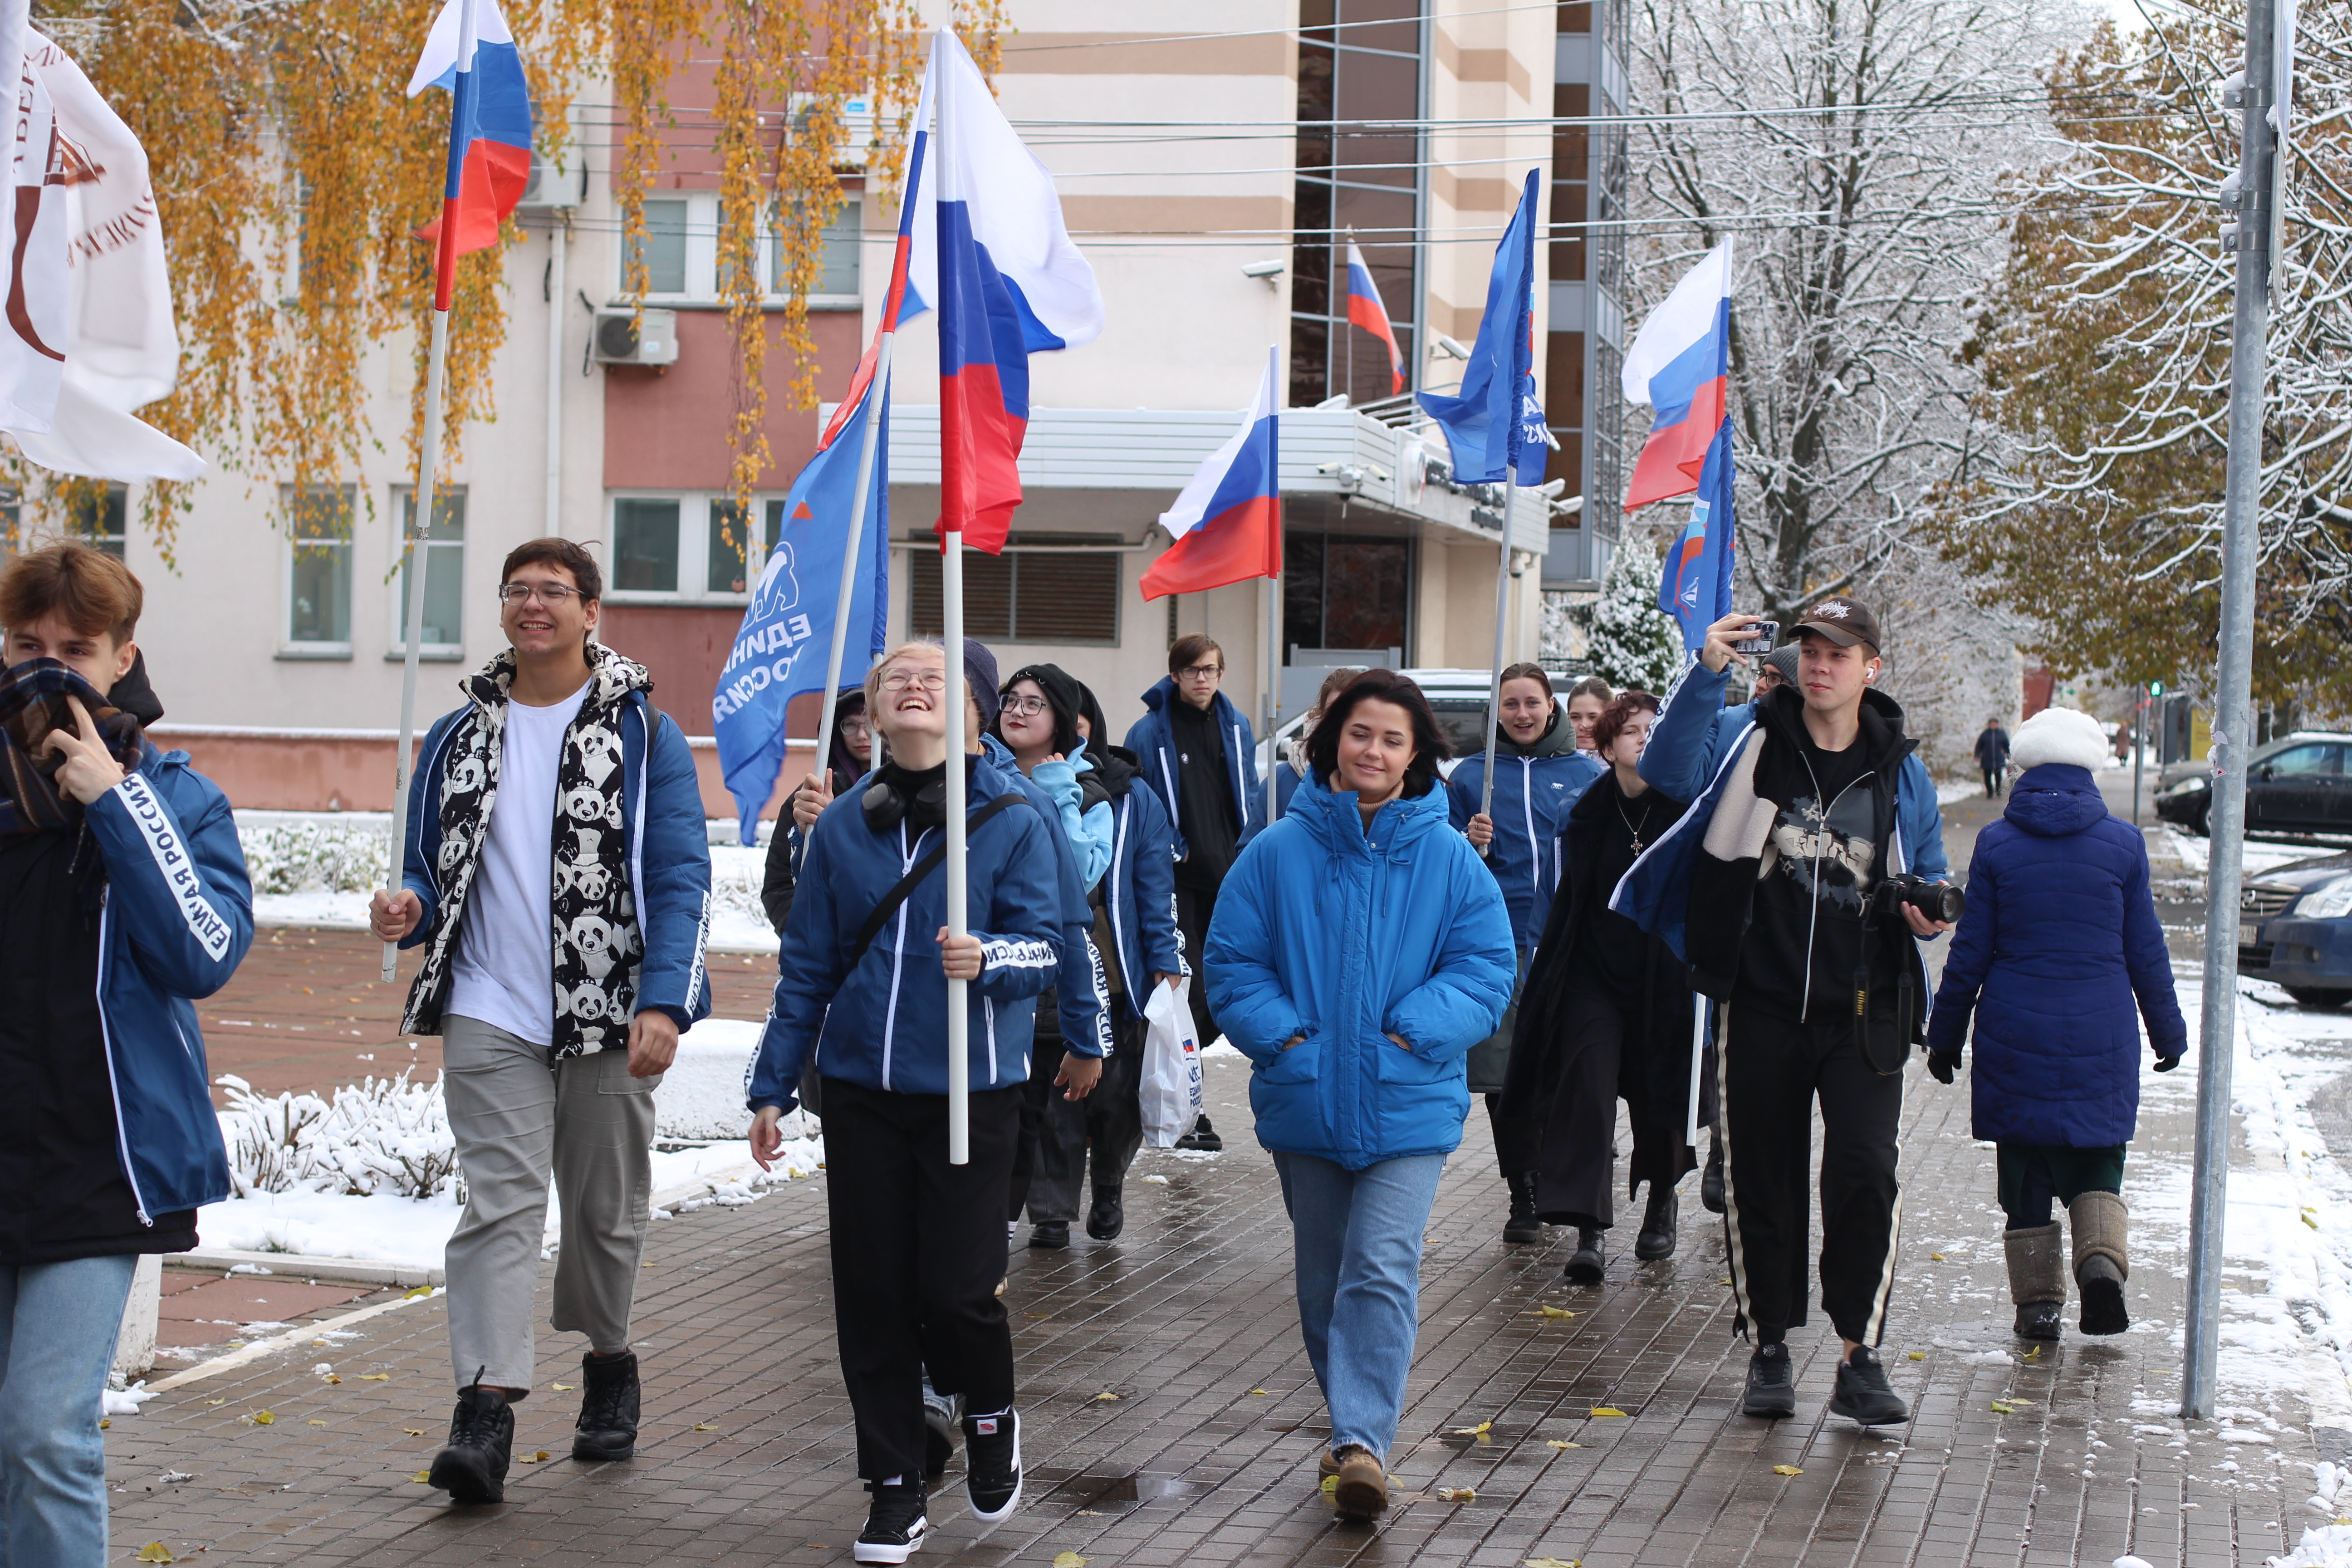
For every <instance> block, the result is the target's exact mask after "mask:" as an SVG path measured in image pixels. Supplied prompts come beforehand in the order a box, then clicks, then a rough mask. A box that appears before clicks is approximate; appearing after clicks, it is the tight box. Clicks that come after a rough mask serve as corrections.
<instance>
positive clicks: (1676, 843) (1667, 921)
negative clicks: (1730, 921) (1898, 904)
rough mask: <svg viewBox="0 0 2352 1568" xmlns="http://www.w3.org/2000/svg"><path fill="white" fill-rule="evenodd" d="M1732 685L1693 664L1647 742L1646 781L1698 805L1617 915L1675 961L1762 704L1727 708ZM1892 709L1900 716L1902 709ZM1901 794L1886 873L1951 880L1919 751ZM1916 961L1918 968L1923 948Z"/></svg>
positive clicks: (1907, 766)
mask: <svg viewBox="0 0 2352 1568" xmlns="http://www.w3.org/2000/svg"><path fill="white" fill-rule="evenodd" d="M1726 679H1727V677H1726V675H1725V674H1724V672H1721V671H1712V670H1709V669H1708V668H1706V666H1705V665H1696V666H1694V667H1692V668H1691V671H1690V673H1689V674H1688V675H1687V676H1686V677H1685V678H1684V680H1683V683H1682V685H1681V686H1679V687H1677V688H1676V689H1675V692H1674V694H1673V696H1672V697H1671V698H1669V699H1668V700H1667V702H1666V707H1665V710H1664V712H1662V713H1660V714H1659V715H1658V718H1657V721H1656V722H1655V723H1654V725H1652V726H1651V729H1650V740H1649V744H1648V746H1647V747H1645V748H1644V749H1643V752H1642V766H1641V773H1642V776H1643V778H1645V779H1647V780H1648V781H1649V782H1650V784H1651V785H1652V787H1654V788H1655V789H1659V790H1662V791H1664V793H1665V795H1667V796H1668V798H1670V799H1674V800H1687V801H1689V802H1691V803H1692V804H1691V808H1690V809H1689V810H1688V811H1686V812H1685V813H1683V815H1682V816H1681V818H1680V819H1679V820H1678V821H1676V822H1675V825H1674V826H1672V827H1670V828H1668V829H1667V830H1666V831H1665V832H1664V834H1662V835H1660V836H1659V838H1658V841H1657V842H1656V843H1655V844H1653V845H1651V846H1650V847H1648V848H1647V849H1644V850H1643V851H1642V855H1641V858H1639V859H1637V860H1635V861H1634V862H1633V869H1632V870H1630V871H1628V872H1626V873H1625V879H1624V880H1623V881H1622V882H1620V883H1618V884H1617V890H1616V891H1615V892H1614V893H1612V894H1611V895H1610V899H1609V907H1610V908H1611V909H1612V910H1617V911H1618V912H1619V913H1621V914H1624V915H1627V916H1630V917H1632V919H1633V921H1634V923H1635V924H1637V925H1639V926H1640V927H1641V928H1642V929H1643V931H1650V932H1652V933H1654V935H1656V936H1659V937H1662V938H1664V941H1665V942H1666V945H1667V946H1669V947H1671V948H1673V949H1674V951H1675V957H1676V958H1679V959H1681V960H1683V962H1685V963H1691V962H1692V960H1691V956H1690V951H1689V942H1688V941H1687V932H1686V930H1685V927H1686V925H1687V923H1688V917H1689V913H1690V888H1691V874H1692V871H1693V870H1694V869H1695V868H1696V864H1697V860H1698V856H1699V853H1700V845H1701V843H1702V841H1703V840H1704V839H1705V838H1706V830H1707V824H1708V823H1710V822H1712V821H1713V820H1714V818H1715V808H1716V806H1717V804H1718V803H1720V802H1721V800H1722V798H1723V791H1724V785H1725V781H1726V779H1727V776H1728V774H1729V773H1730V772H1731V763H1733V762H1734V761H1735V760H1737V759H1738V756H1739V753H1740V751H1741V749H1742V747H1743V746H1744V745H1745V744H1746V742H1747V740H1748V733H1749V731H1752V730H1753V729H1755V727H1756V724H1757V711H1756V704H1755V703H1753V702H1748V703H1742V704H1741V705H1740V706H1738V707H1736V708H1726V707H1725V706H1724V705H1723V689H1724V685H1725V682H1726ZM1872 698H1878V700H1880V701H1882V702H1884V701H1885V699H1884V698H1883V697H1879V694H1877V693H1875V692H1874V693H1871V694H1870V695H1869V696H1868V697H1865V698H1864V700H1865V701H1868V700H1871V699H1872ZM1886 705H1887V706H1888V707H1890V708H1891V707H1893V704H1891V703H1888V704H1886ZM1895 713H1896V715H1897V716H1898V717H1899V716H1900V713H1901V710H1900V709H1895ZM1885 867H1886V868H1887V870H1888V871H1889V872H1895V871H1914V872H1916V873H1917V874H1918V875H1920V876H1922V877H1926V878H1928V879H1931V880H1943V879H1947V878H1948V875H1949V867H1948V862H1947V861H1946V860H1945V858H1944V814H1943V809H1942V807H1940V806H1938V805H1937V804H1936V781H1935V780H1933V779H1932V778H1930V777H1928V776H1927V764H1926V763H1922V762H1921V761H1920V760H1919V759H1918V758H1917V757H1916V755H1907V756H1906V757H1905V758H1904V759H1903V762H1902V764H1901V770H1900V772H1899V773H1897V775H1896V780H1895V824H1894V834H1893V838H1892V842H1891V843H1890V844H1889V845H1888V855H1887V858H1886V860H1885ZM1746 920H1747V911H1745V910H1740V911H1738V921H1739V922H1740V924H1741V927H1742V929H1743V930H1744V929H1745V923H1746ZM1911 960H1912V963H1914V964H1916V963H1918V955H1917V952H1916V945H1915V948H1914V951H1913V952H1912V954H1911ZM1704 988H1705V987H1702V989H1704ZM1710 994H1712V993H1710Z"/></svg>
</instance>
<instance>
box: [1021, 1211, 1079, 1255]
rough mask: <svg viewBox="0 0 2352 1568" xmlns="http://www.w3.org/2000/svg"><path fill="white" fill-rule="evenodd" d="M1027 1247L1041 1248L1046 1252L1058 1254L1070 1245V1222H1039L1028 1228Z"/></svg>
mask: <svg viewBox="0 0 2352 1568" xmlns="http://www.w3.org/2000/svg"><path fill="white" fill-rule="evenodd" d="M1029 1245H1030V1246H1032V1247H1044V1248H1045V1250H1046V1251H1048V1252H1059V1251H1060V1250H1061V1249H1062V1248H1064V1247H1067V1246H1069V1245H1070V1222H1069V1221H1068V1220H1066V1219H1046V1220H1039V1221H1038V1222H1037V1223H1036V1224H1035V1225H1033V1226H1030V1227H1029Z"/></svg>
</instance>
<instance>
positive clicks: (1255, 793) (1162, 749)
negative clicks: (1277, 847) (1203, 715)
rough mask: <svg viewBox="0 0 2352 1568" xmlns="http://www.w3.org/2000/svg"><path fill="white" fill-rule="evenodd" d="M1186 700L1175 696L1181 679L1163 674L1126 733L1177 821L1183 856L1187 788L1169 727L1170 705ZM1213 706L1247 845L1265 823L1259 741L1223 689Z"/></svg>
mask: <svg viewBox="0 0 2352 1568" xmlns="http://www.w3.org/2000/svg"><path fill="white" fill-rule="evenodd" d="M1182 700H1183V699H1182V698H1181V697H1179V696H1177V695H1176V678H1175V677H1174V676H1172V675H1170V676H1163V677H1162V678H1161V679H1160V684H1159V685H1157V686H1154V687H1153V688H1152V689H1150V690H1149V691H1147V692H1145V693H1144V694H1143V707H1144V714H1143V717H1142V718H1140V719H1138V720H1137V721H1135V723H1134V725H1133V726H1132V727H1131V728H1130V729H1129V731H1127V749H1128V750H1129V751H1130V752H1134V753H1135V755H1136V759H1137V762H1138V763H1139V765H1140V766H1141V768H1142V769H1143V779H1144V782H1145V783H1146V784H1150V786H1151V792H1152V793H1153V794H1154V795H1158V796H1159V797H1160V805H1164V806H1166V807H1167V808H1168V820H1169V821H1171V822H1172V823H1174V824H1175V825H1176V858H1178V859H1179V860H1181V859H1182V858H1184V857H1185V856H1186V855H1187V854H1189V853H1191V851H1190V850H1188V849H1187V848H1186V847H1184V813H1183V805H1182V803H1183V788H1182V785H1181V783H1180V782H1179V781H1178V779H1177V776H1176V770H1177V768H1178V766H1179V764H1178V763H1177V760H1176V741H1175V737H1174V736H1173V735H1172V734H1171V732H1170V731H1169V728H1168V704H1170V703H1171V702H1181V701H1182ZM1209 710H1210V711H1211V712H1213V713H1214V714H1215V715H1216V716H1217V733H1218V734H1219V735H1221V736H1223V738H1224V742H1225V771H1226V772H1227V773H1231V774H1232V775H1233V782H1234V804H1235V805H1237V806H1238V807H1239V808H1240V816H1239V820H1240V822H1241V825H1242V831H1241V837H1240V840H1239V845H1240V847H1247V846H1248V844H1249V841H1250V840H1251V839H1252V838H1254V837H1256V836H1257V834H1258V832H1259V830H1261V829H1262V828H1264V827H1265V784H1262V783H1261V782H1260V781H1259V779H1258V776H1257V739H1256V737H1255V735H1253V734H1252V733H1251V732H1250V721H1248V720H1246V719H1244V718H1243V717H1242V711H1241V710H1240V709H1238V708H1236V707H1234V705H1233V703H1232V702H1230V701H1229V700H1226V697H1225V694H1224V693H1223V692H1222V691H1220V692H1218V693H1217V695H1216V698H1215V700H1213V701H1212V702H1211V703H1210V704H1209Z"/></svg>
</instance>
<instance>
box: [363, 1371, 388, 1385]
mask: <svg viewBox="0 0 2352 1568" xmlns="http://www.w3.org/2000/svg"><path fill="white" fill-rule="evenodd" d="M360 1381H361V1382H362V1383H390V1382H391V1381H392V1373H388V1372H363V1373H360Z"/></svg>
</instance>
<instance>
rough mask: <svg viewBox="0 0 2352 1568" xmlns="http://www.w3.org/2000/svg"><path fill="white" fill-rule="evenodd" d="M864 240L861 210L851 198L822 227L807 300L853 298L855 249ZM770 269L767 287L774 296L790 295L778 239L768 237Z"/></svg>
mask: <svg viewBox="0 0 2352 1568" xmlns="http://www.w3.org/2000/svg"><path fill="white" fill-rule="evenodd" d="M865 238H866V216H865V208H864V207H863V206H862V205H859V203H858V202H857V200H856V198H855V197H852V198H851V199H850V200H848V201H845V202H844V203H842V204H841V210H840V211H839V212H837V213H835V214H834V215H833V221H832V222H831V223H829V224H826V225H825V226H824V251H823V253H822V254H821V255H820V257H819V258H818V261H817V278H816V287H815V289H813V290H811V291H810V298H812V299H820V298H832V299H856V297H857V294H858V286H859V269H858V250H859V247H861V246H862V245H863V244H864V242H865ZM768 253H769V257H770V268H769V273H768V288H769V289H770V290H771V291H772V292H773V293H776V294H780V295H781V294H789V293H791V292H792V286H793V280H792V279H790V278H789V277H787V276H785V272H784V247H783V244H782V235H781V234H775V233H772V234H770V235H769V237H768Z"/></svg>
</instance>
